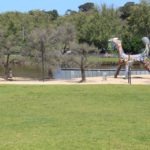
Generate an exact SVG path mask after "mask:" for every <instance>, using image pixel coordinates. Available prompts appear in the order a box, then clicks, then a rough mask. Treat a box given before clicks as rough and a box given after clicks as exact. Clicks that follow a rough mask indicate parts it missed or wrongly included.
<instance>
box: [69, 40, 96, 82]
mask: <svg viewBox="0 0 150 150" xmlns="http://www.w3.org/2000/svg"><path fill="white" fill-rule="evenodd" d="M71 49H72V53H73V54H76V56H79V57H76V59H74V60H73V61H74V62H75V63H76V64H77V65H78V66H79V68H80V71H81V81H80V82H85V81H86V74H85V71H86V69H87V68H88V67H90V66H91V65H92V63H91V62H90V61H89V60H88V56H89V52H90V51H92V52H94V51H97V50H98V49H97V48H96V47H95V46H94V45H91V46H90V45H88V44H87V43H82V44H78V43H77V42H73V43H71Z"/></svg>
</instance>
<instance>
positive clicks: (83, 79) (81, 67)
mask: <svg viewBox="0 0 150 150" xmlns="http://www.w3.org/2000/svg"><path fill="white" fill-rule="evenodd" d="M84 59H85V58H84V56H82V57H81V66H80V70H81V81H80V82H85V81H86V76H85V67H84Z"/></svg>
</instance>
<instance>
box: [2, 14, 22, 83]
mask: <svg viewBox="0 0 150 150" xmlns="http://www.w3.org/2000/svg"><path fill="white" fill-rule="evenodd" d="M16 15H18V14H17V13H7V14H5V17H6V18H5V22H2V23H1V33H0V51H1V54H2V55H3V58H4V68H5V78H6V80H8V78H9V70H11V55H16V54H18V53H20V51H21V41H22V40H21V36H20V32H19V26H18V24H17V19H16Z"/></svg>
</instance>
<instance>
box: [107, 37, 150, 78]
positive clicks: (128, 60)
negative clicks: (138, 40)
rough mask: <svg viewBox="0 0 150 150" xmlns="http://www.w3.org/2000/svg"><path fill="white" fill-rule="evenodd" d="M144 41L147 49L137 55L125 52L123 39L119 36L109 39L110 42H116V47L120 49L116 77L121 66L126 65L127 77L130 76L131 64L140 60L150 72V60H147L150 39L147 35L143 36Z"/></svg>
mask: <svg viewBox="0 0 150 150" xmlns="http://www.w3.org/2000/svg"><path fill="white" fill-rule="evenodd" d="M142 41H143V43H144V44H145V49H144V50H143V52H142V53H139V54H136V55H128V54H126V53H125V52H124V50H123V48H122V43H121V40H119V39H118V38H112V39H110V40H109V42H112V43H113V44H115V47H116V48H117V50H118V53H119V63H118V67H117V70H116V73H115V75H114V77H115V78H117V76H118V74H119V72H120V70H121V67H122V66H123V65H125V78H127V77H128V71H129V65H131V64H133V63H134V62H139V63H141V64H143V66H144V68H145V69H146V70H148V71H149V72H150V62H149V61H147V57H148V55H149V51H150V41H149V39H148V38H147V37H143V38H142Z"/></svg>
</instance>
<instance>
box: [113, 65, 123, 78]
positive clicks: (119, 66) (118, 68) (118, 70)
mask: <svg viewBox="0 0 150 150" xmlns="http://www.w3.org/2000/svg"><path fill="white" fill-rule="evenodd" d="M122 66H123V63H119V64H118V67H117V70H116V73H115V75H114V78H117V76H118V74H119V72H120V70H121V68H122Z"/></svg>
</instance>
